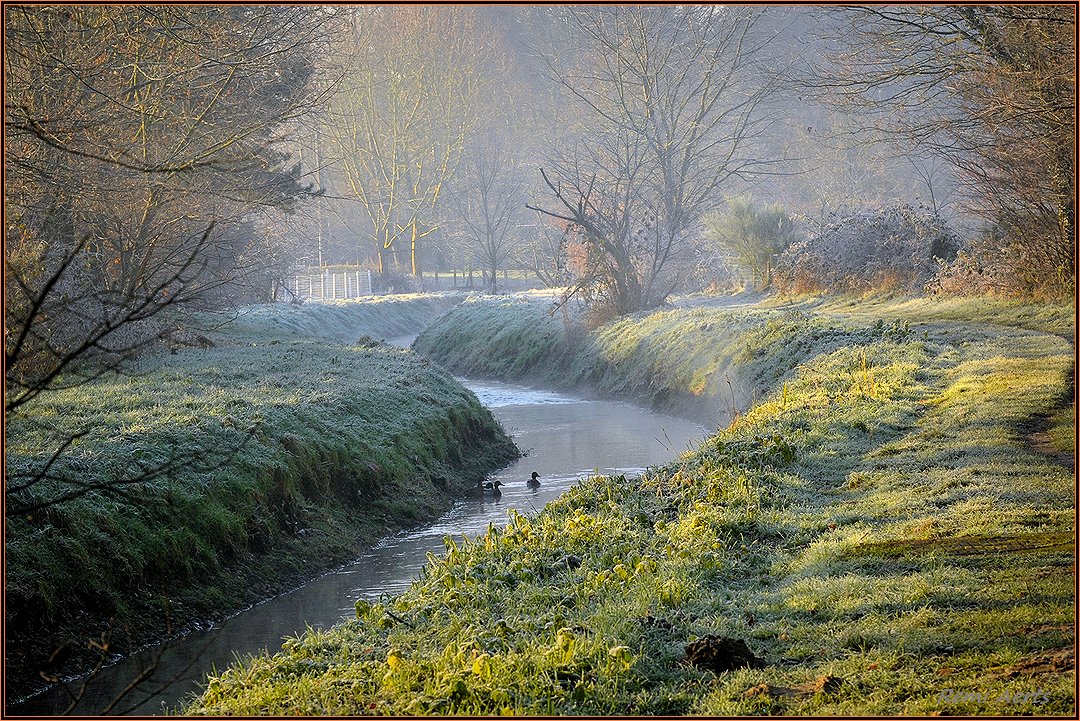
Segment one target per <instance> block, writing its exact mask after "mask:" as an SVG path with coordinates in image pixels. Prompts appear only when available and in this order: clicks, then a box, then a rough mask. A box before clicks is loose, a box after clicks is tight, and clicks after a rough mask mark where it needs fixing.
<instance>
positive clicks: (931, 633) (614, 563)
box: [186, 301, 1075, 715]
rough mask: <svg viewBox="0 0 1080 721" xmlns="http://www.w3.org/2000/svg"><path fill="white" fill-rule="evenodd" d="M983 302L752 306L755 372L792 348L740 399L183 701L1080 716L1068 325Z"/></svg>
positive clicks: (341, 707) (315, 706) (297, 708)
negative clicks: (733, 417)
mask: <svg viewBox="0 0 1080 721" xmlns="http://www.w3.org/2000/svg"><path fill="white" fill-rule="evenodd" d="M898 306H902V307H903V313H902V314H898V313H897V307H898ZM971 308H972V313H973V315H976V316H977V317H978V321H975V322H966V321H964V320H963V312H962V309H959V310H958V309H957V308H952V309H950V310H949V312H948V313H944V312H942V307H941V306H939V305H935V304H934V303H932V302H929V301H919V302H915V303H911V302H907V301H904V302H902V303H901V302H886V301H880V302H876V303H870V304H862V305H859V306H852V307H847V306H846V305H845V304H844V303H838V302H831V303H822V302H820V301H805V302H802V305H801V307H799V308H790V307H789V308H788V309H785V310H781V309H779V308H777V307H775V306H768V307H760V308H755V309H750V310H749V311H746V312H749V313H751V314H757V313H762V314H772V313H779V315H778V317H772V318H771V320H766V321H765V322H764V323H761V324H758V325H755V326H752V327H751V328H749V329H748V330H747V331H745V332H743V333H742V334H740V335H739V336H738V337H737V341H739V342H740V343H744V344H745V346H746V347H751V348H753V347H755V346H756V345H758V344H760V343H761V342H762V338H765V337H769V338H771V340H770V341H769V342H768V344H767V348H766V350H767V351H771V354H770V353H768V352H766V353H759V354H753V355H752V356H751V357H750V358H749V359H747V360H746V361H743V362H742V363H743V365H744V366H745V368H746V372H747V374H748V376H747V377H759V378H763V379H767V378H769V377H770V376H773V377H777V376H776V371H778V370H781V369H782V368H783V365H784V361H783V360H778V359H782V358H786V357H788V355H789V354H791V355H793V356H794V363H793V365H792V367H791V368H790V369H789V370H787V371H785V372H781V373H780V374H779V377H778V378H777V380H776V381H774V382H773V384H772V388H771V390H769V392H768V393H767V394H765V395H764V396H763V398H762V399H761V400H760V401H759V402H758V403H757V404H756V405H755V406H754V407H753V408H751V409H750V410H749V411H748V412H747V413H745V414H744V415H742V416H741V417H740V418H739V419H738V422H736V423H734V424H732V425H731V426H730V427H728V428H726V429H724V430H722V431H720V432H719V433H717V434H716V435H715V436H714V437H713V438H710V439H709V440H707V441H706V442H705V443H704V444H703V445H702V446H701V447H700V448H699V449H698V450H697V451H695V452H692V453H690V454H687V455H686V456H684V457H683V458H681V459H680V460H679V461H678V462H676V463H673V464H671V465H670V466H668V467H665V468H661V469H655V470H651V471H650V472H649V473H647V474H646V475H644V476H643V477H641V478H638V479H626V478H621V477H618V478H595V479H591V480H589V481H588V482H586V483H583V484H582V485H581V486H579V487H578V488H576V489H575V490H573V491H572V492H570V493H568V494H567V495H566V496H564V497H563V498H562V499H560V500H559V501H558V502H556V503H554V504H550V505H549V506H548V507H546V508H545V510H544V511H542V512H541V513H540V514H539V515H537V516H536V517H534V518H528V519H527V518H523V517H518V518H515V519H514V520H513V522H512V523H511V524H510V525H509V526H507V527H506V528H504V529H494V530H492V531H491V532H489V533H487V534H485V535H484V536H482V537H480V538H476V539H472V540H470V541H468V542H466V543H464V544H461V543H453V542H450V541H448V547H447V554H446V555H445V556H443V557H441V558H436V559H432V561H431V562H430V563H429V565H428V566H427V567H426V568H425V570H424V572H423V573H422V576H421V580H420V582H419V583H418V584H417V585H416V586H414V587H413V589H411V590H410V591H409V592H407V593H405V594H403V595H402V596H400V597H398V598H396V599H393V600H391V601H389V602H387V603H386V604H376V605H367V604H361V605H359V606H358V608H357V619H356V620H355V621H352V622H349V623H346V624H343V625H341V626H338V627H336V628H334V629H332V630H328V631H325V632H319V633H309V634H306V635H305V636H304V637H302V638H300V639H297V640H295V641H291V642H289V643H288V644H286V647H285V648H284V650H283V651H282V652H281V653H279V654H277V655H275V656H271V657H263V658H256V659H249V660H246V661H244V662H242V663H240V664H237V665H236V666H234V667H233V668H231V669H229V670H227V671H226V672H224V673H223V674H221V675H220V676H219V677H217V678H214V679H212V680H211V681H210V683H209V685H208V688H207V690H206V692H205V693H204V694H203V696H202V697H201V698H200V699H199V700H198V701H197V702H196V703H194V704H192V705H191V706H190V707H189V708H187V709H186V710H187V711H188V712H193V713H210V714H224V713H228V714H254V713H260V714H267V713H270V714H333V715H347V714H361V713H380V714H394V715H403V714H485V715H486V714H500V713H516V714H522V713H524V714H552V713H557V714H574V715H579V714H635V715H636V714H701V715H732V714H763V713H769V714H794V715H867V714H870V715H895V714H901V715H930V714H952V715H955V714H972V713H980V714H996V715H1014V714H1017V713H1029V714H1030V713H1037V714H1039V715H1043V714H1070V713H1073V712H1074V709H1075V697H1074V688H1073V686H1074V684H1073V678H1074V676H1073V673H1074V671H1073V665H1074V661H1073V658H1072V647H1073V644H1074V639H1075V629H1074V628H1073V625H1072V623H1073V608H1074V602H1075V598H1074V591H1073V575H1072V569H1073V560H1074V532H1075V529H1074V527H1073V518H1074V515H1075V514H1074V508H1073V503H1074V499H1073V476H1072V473H1071V472H1070V471H1069V470H1068V469H1066V468H1065V467H1063V466H1062V465H1060V464H1058V463H1057V462H1055V459H1053V458H1051V457H1049V456H1047V455H1045V454H1042V453H1039V452H1038V451H1037V449H1033V448H1032V447H1031V446H1030V445H1029V444H1028V443H1027V441H1026V439H1025V437H1024V434H1023V431H1022V428H1023V427H1024V426H1025V424H1027V423H1029V422H1031V420H1032V419H1035V418H1044V417H1047V416H1048V415H1054V414H1055V412H1057V409H1058V408H1059V407H1060V403H1061V401H1062V400H1063V399H1064V398H1065V397H1067V395H1068V389H1069V387H1070V378H1071V375H1072V373H1073V348H1072V345H1071V343H1070V342H1069V340H1067V339H1066V338H1065V337H1063V336H1064V335H1065V333H1062V332H1061V331H1063V330H1066V329H1067V326H1069V325H1070V324H1071V323H1074V322H1075V321H1074V320H1072V316H1071V309H1068V308H1060V307H1059V308H1056V309H1051V312H1049V314H1048V316H1047V317H1043V318H1041V319H1039V320H1034V321H1031V322H1030V323H1025V324H1026V325H1028V326H1029V327H1026V328H1024V327H1018V325H1020V324H1018V323H1016V322H1015V321H1014V320H1013V319H1012V317H1013V316H1012V315H1011V314H1010V313H1003V314H1002V315H1001V316H995V317H993V318H987V316H988V315H992V313H989V312H988V311H987V309H986V307H985V304H984V303H983V302H982V301H973V302H972V306H971ZM738 312H740V313H742V312H744V311H738ZM901 316H902V317H901ZM1029 320H1030V318H1029ZM774 321H775V323H773V322H774ZM878 321H881V322H880V324H879V323H878ZM770 323H773V325H772V327H771V328H770ZM527 338H528V336H526V337H525V338H523V341H524V340H527ZM685 342H688V343H692V342H693V341H692V339H685ZM776 346H781V347H776ZM792 347H796V348H798V349H799V351H798V353H797V354H794V353H792V351H791V348H792ZM567 367H569V366H567ZM1058 415H1062V414H1060V412H1058ZM723 638H731V639H736V640H737V641H739V642H745V643H746V644H747V646H748V651H749V653H747V649H745V648H741V647H740V646H739V644H738V643H729V642H725V641H723V640H721V639H723Z"/></svg>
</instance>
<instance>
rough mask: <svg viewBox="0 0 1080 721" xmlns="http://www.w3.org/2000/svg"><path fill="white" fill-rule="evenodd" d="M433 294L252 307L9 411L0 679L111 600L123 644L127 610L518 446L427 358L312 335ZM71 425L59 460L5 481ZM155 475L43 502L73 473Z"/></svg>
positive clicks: (191, 588)
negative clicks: (206, 333)
mask: <svg viewBox="0 0 1080 721" xmlns="http://www.w3.org/2000/svg"><path fill="white" fill-rule="evenodd" d="M443 304H445V300H442V299H434V300H431V299H421V300H420V301H418V303H417V305H418V306H419V307H413V306H412V305H410V303H409V302H408V301H404V302H403V301H395V302H394V303H385V302H383V303H374V304H371V305H373V306H374V308H370V307H366V305H367V304H365V303H361V302H353V303H351V304H346V303H342V304H337V305H332V306H323V307H319V306H303V307H300V308H287V307H280V306H275V307H274V308H269V309H257V310H253V311H252V312H248V313H245V314H243V315H242V319H243V320H242V323H240V324H237V323H236V322H234V323H230V324H226V325H224V326H221V327H220V328H219V330H217V331H216V332H214V333H213V338H214V340H215V342H216V343H217V345H216V346H215V347H213V348H210V349H205V350H202V349H194V348H190V349H185V350H180V351H178V352H177V353H175V354H161V355H156V356H151V357H147V358H144V359H142V360H141V361H140V362H139V363H138V364H137V365H136V366H135V367H134V368H131V369H129V372H128V373H126V374H124V375H115V376H110V377H105V378H102V379H100V380H98V381H96V382H94V383H90V384H86V385H81V386H77V387H75V388H71V389H68V390H63V391H57V392H53V393H49V394H47V395H43V396H41V397H40V398H39V399H37V400H36V401H35V402H34V403H33V404H31V405H30V406H29V407H28V408H27V410H26V411H25V412H23V413H20V414H18V415H15V416H13V417H9V418H8V419H7V421H8V426H7V446H6V453H7V468H8V474H9V477H8V489H9V494H8V497H7V509H8V513H9V515H8V517H7V536H6V546H5V554H6V563H7V566H6V570H7V576H6V582H7V595H6V597H5V610H6V614H7V624H8V625H7V633H8V657H7V658H8V670H9V679H11V678H12V677H14V678H15V679H17V680H18V681H21V682H22V683H23V684H24V685H25V684H27V683H29V681H28V677H30V678H32V677H33V676H35V675H36V673H35V670H36V669H37V668H39V667H40V664H42V662H43V659H44V658H47V657H48V656H49V655H50V654H51V653H52V651H54V650H55V649H56V648H57V647H58V646H60V645H62V644H64V643H65V642H68V643H70V644H71V645H72V646H73V647H75V648H81V647H85V644H86V638H88V637H96V636H98V635H99V634H100V633H101V632H102V631H103V630H105V629H106V627H107V625H108V624H107V619H109V618H113V619H115V621H114V622H113V623H112V630H113V641H114V643H113V650H120V649H122V648H124V647H127V644H126V643H123V640H124V639H123V636H124V633H123V632H121V631H120V629H121V628H122V627H127V628H128V629H129V631H130V633H131V634H132V636H133V639H132V642H133V643H137V642H139V641H140V640H142V639H145V638H146V637H150V636H154V635H161V634H162V633H164V632H165V630H166V624H167V623H168V624H169V625H171V626H172V627H175V626H176V624H178V623H182V622H186V621H191V620H202V619H204V618H206V617H220V616H221V615H223V614H225V613H228V612H229V611H231V610H234V609H235V608H237V607H239V606H242V605H243V604H245V603H250V602H251V601H254V600H258V598H260V597H264V596H265V595H267V594H269V593H271V592H273V591H275V590H281V589H282V587H283V586H285V585H287V584H291V583H295V582H297V581H299V580H302V579H303V578H305V577H309V576H310V575H311V574H312V573H313V572H316V571H318V570H320V569H325V568H328V567H331V566H333V565H334V564H335V563H337V562H342V561H344V560H347V559H349V558H351V557H353V556H354V555H355V553H356V548H357V545H358V544H359V543H364V542H371V541H374V540H375V539H377V538H378V537H380V536H381V535H384V534H385V533H386V532H387V530H388V529H391V528H395V527H399V526H401V525H405V524H411V523H416V522H417V521H419V520H422V519H426V518H430V517H432V516H434V515H437V514H438V513H439V512H441V511H442V510H444V509H445V508H446V507H448V506H449V504H450V503H451V501H452V497H453V494H454V493H455V492H456V491H459V490H461V489H463V488H466V487H468V486H472V485H475V483H476V480H477V478H479V477H481V476H482V475H483V474H484V473H485V472H486V471H489V470H491V469H492V468H494V467H498V466H500V465H502V464H503V463H505V462H507V461H508V460H510V459H511V458H512V457H514V456H515V455H516V453H517V452H516V450H515V449H514V447H513V444H512V443H511V441H510V440H509V439H508V438H507V437H506V435H505V434H504V433H503V431H502V429H501V428H500V427H499V426H498V424H497V422H496V421H495V420H494V417H493V416H492V415H491V413H490V412H489V411H488V410H487V409H485V408H483V407H482V406H481V405H480V404H479V402H478V401H477V400H476V398H475V397H474V396H473V395H472V394H471V393H470V392H468V391H467V390H465V389H464V388H463V387H462V386H461V385H459V384H458V383H457V382H456V381H454V380H453V379H452V378H451V377H449V376H448V375H447V374H446V373H445V372H444V371H441V370H440V369H438V368H436V367H434V366H433V365H432V364H430V363H429V362H427V361H426V360H424V359H421V358H419V357H417V356H415V355H414V354H413V353H411V352H409V351H406V350H402V349H399V348H395V347H391V346H387V345H378V344H365V345H337V344H332V343H327V342H325V341H320V340H315V338H316V337H317V336H318V335H319V334H320V332H321V329H323V328H329V329H333V331H334V333H335V334H336V336H337V337H349V338H353V339H355V338H358V337H360V336H362V335H365V334H376V333H377V334H382V333H387V334H390V333H395V332H399V331H400V332H408V331H409V330H412V332H416V330H418V323H422V322H423V321H424V320H426V319H427V318H428V317H430V315H431V314H432V312H433V309H435V308H438V307H440V306H441V305H443ZM204 320H205V319H204ZM410 323H411V324H412V325H410ZM80 433H83V434H85V435H82V436H80V437H79V438H78V440H77V441H76V442H75V443H74V444H72V445H71V446H70V448H68V449H67V451H66V452H65V453H64V454H63V455H62V456H61V458H60V459H59V461H58V462H56V463H55V464H53V465H52V467H51V471H50V476H52V477H51V478H47V479H45V480H42V481H40V482H38V483H36V484H34V485H32V486H31V487H29V488H28V489H26V490H24V491H21V492H10V491H11V489H12V488H13V484H15V483H18V482H19V478H20V474H25V473H33V472H35V471H36V470H39V469H41V468H43V467H44V466H45V464H46V463H47V462H48V459H49V457H50V455H51V453H52V451H53V450H54V449H56V448H57V447H58V445H59V444H60V443H61V442H62V440H63V439H64V438H68V437H72V436H75V435H76V434H80ZM162 468H167V471H166V472H163V473H157V472H156V469H162ZM147 476H149V480H143V481H141V482H138V483H133V484H130V485H122V486H119V487H115V489H114V490H113V491H103V490H98V491H93V492H91V493H89V494H86V495H82V496H80V497H78V498H74V499H72V500H69V501H66V502H63V503H59V504H51V505H50V502H51V501H55V500H57V499H62V498H63V497H64V496H65V495H67V494H68V493H70V492H71V491H73V490H77V489H78V487H79V484H90V483H95V482H108V481H110V480H117V479H119V480H124V479H129V478H133V479H139V478H144V479H145V478H146V477H147ZM432 477H443V478H446V479H448V480H449V483H448V485H441V484H439V483H435V482H433V481H432V480H431V479H432ZM37 504H46V507H45V508H41V509H39V510H31V508H32V507H33V506H34V505H37ZM20 509H26V510H25V511H20ZM167 616H168V621H166V617H167ZM11 688H12V687H10V686H9V690H10V689H11Z"/></svg>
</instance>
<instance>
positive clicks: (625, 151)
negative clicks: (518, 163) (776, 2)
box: [532, 6, 773, 314]
mask: <svg viewBox="0 0 1080 721" xmlns="http://www.w3.org/2000/svg"><path fill="white" fill-rule="evenodd" d="M563 12H564V20H565V22H566V24H567V26H568V28H569V30H570V35H571V42H572V43H573V45H572V47H574V48H575V49H576V50H577V51H578V52H577V53H576V54H574V55H572V56H571V57H569V58H568V57H566V56H562V55H555V54H553V55H551V56H549V57H548V64H549V69H550V73H551V77H552V78H553V79H554V80H555V81H556V82H558V83H559V84H560V85H561V86H562V87H563V88H564V89H565V91H566V93H567V95H568V97H569V98H570V99H571V100H572V102H573V103H574V104H575V105H576V106H577V107H578V109H579V110H580V111H581V113H582V116H583V117H582V128H583V130H582V132H581V133H580V135H579V139H578V140H577V142H575V143H571V144H568V146H567V147H566V148H565V149H564V150H563V151H562V152H561V153H559V154H558V155H557V157H555V158H553V159H552V162H550V163H549V167H548V168H547V171H548V172H545V174H544V178H545V181H546V184H547V186H548V188H549V189H550V191H551V193H552V194H553V196H554V200H555V202H554V204H553V205H554V207H544V206H539V205H534V206H532V207H534V208H535V209H537V210H540V211H541V212H544V213H546V214H548V215H550V216H553V217H556V218H560V219H563V220H565V221H567V222H570V223H573V224H574V225H575V226H576V227H577V228H579V229H580V231H581V237H582V238H583V241H584V243H585V244H586V246H587V248H588V255H589V264H590V267H591V269H592V270H591V271H590V272H588V273H587V274H586V277H587V278H590V279H592V283H593V286H592V290H593V291H594V292H595V294H596V295H597V300H598V301H600V303H601V304H602V305H603V306H605V307H606V308H607V309H608V311H610V312H612V313H616V314H622V313H628V312H633V311H637V310H641V309H645V308H651V307H655V306H656V305H658V304H660V303H662V302H663V301H664V299H665V298H667V297H668V295H670V294H671V293H672V292H673V291H674V290H675V289H676V288H677V287H678V285H679V282H680V271H681V270H682V269H684V268H685V267H686V265H687V264H688V263H689V261H690V256H691V254H692V250H693V247H692V241H693V240H694V238H695V236H696V234H697V233H698V230H699V220H700V217H701V214H702V213H703V212H705V211H708V210H710V209H712V208H713V207H715V206H716V204H717V203H719V202H721V198H720V197H719V195H720V194H719V192H718V191H719V190H720V189H721V188H723V187H724V186H725V184H726V183H728V182H729V181H731V180H732V179H734V178H744V179H745V178H749V177H751V176H753V175H754V174H755V173H760V172H763V171H766V170H768V169H769V168H770V167H771V166H772V163H771V161H770V160H768V159H767V158H762V157H760V156H759V155H758V154H757V153H755V152H752V150H753V149H752V147H751V146H752V141H753V140H754V139H755V138H757V137H758V136H759V135H760V134H761V133H762V132H763V130H764V129H765V128H766V126H767V122H768V121H767V118H766V115H765V114H764V113H763V112H761V110H762V107H763V105H762V104H763V102H764V100H765V99H766V97H767V96H768V94H769V92H770V91H771V90H772V88H773V84H772V82H771V80H770V78H771V77H772V76H771V74H770V73H769V72H768V71H767V70H766V69H765V68H764V67H763V66H762V65H761V64H760V62H759V61H760V60H761V51H762V50H763V48H764V47H765V45H766V40H765V39H764V38H762V37H760V36H758V35H756V34H755V33H754V32H753V31H754V24H755V19H756V17H757V16H758V13H759V11H758V10H756V9H752V8H738V7H721V6H708V7H670V6H668V7H647V6H637V7H620V6H609V7H595V8H568V9H566V10H565V11H563Z"/></svg>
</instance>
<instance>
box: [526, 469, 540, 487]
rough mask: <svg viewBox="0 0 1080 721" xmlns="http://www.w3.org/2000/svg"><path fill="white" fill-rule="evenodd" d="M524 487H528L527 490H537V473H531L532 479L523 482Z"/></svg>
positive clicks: (538, 477) (538, 483)
mask: <svg viewBox="0 0 1080 721" xmlns="http://www.w3.org/2000/svg"><path fill="white" fill-rule="evenodd" d="M525 485H526V486H528V487H529V488H539V487H540V474H539V473H537V472H536V471H533V472H532V478H530V479H529V480H527V481H525Z"/></svg>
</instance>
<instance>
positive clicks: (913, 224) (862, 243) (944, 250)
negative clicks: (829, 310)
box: [776, 205, 959, 292]
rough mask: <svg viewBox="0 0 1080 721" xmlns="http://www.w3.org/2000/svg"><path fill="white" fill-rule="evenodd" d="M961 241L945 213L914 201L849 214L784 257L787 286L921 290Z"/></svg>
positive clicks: (782, 275)
mask: <svg viewBox="0 0 1080 721" xmlns="http://www.w3.org/2000/svg"><path fill="white" fill-rule="evenodd" d="M958 247H959V240H958V239H957V237H956V235H955V234H954V233H953V231H952V230H951V229H950V228H949V227H948V225H946V223H945V221H944V220H942V219H941V217H940V216H937V215H931V214H929V213H926V212H922V211H920V210H917V209H915V208H912V207H911V206H909V205H894V206H891V207H887V208H879V209H874V210H867V211H862V212H855V213H849V214H846V215H843V216H840V217H838V218H837V219H836V220H833V221H832V222H830V223H828V224H827V225H825V227H824V228H822V229H821V231H820V232H818V233H816V234H814V235H812V236H811V237H810V238H808V239H807V240H805V241H801V242H797V243H793V244H792V245H791V247H789V248H788V249H787V251H785V252H784V253H783V255H781V256H780V260H779V262H778V264H777V270H776V282H777V285H778V287H779V288H780V290H781V291H794V292H806V291H829V292H850V291H856V292H858V291H868V290H903V291H918V290H921V289H922V288H923V287H924V286H925V285H926V283H927V282H929V281H930V280H931V279H932V278H933V277H934V274H935V272H936V271H937V270H938V264H939V261H950V260H952V259H953V258H954V257H955V256H956V252H957V249H958Z"/></svg>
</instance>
